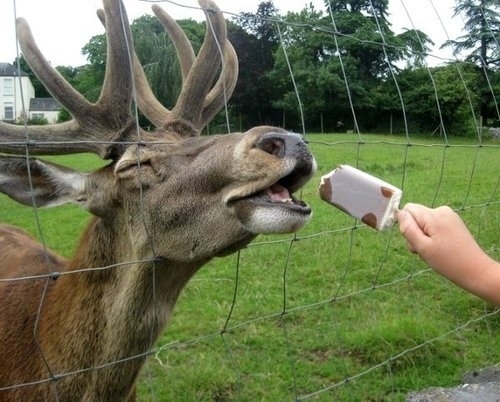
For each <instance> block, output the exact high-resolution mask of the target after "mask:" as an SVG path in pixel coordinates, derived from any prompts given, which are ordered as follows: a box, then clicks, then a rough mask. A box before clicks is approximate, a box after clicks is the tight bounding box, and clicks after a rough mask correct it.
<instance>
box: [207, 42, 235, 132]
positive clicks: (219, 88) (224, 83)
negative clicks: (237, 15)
mask: <svg viewBox="0 0 500 402" xmlns="http://www.w3.org/2000/svg"><path fill="white" fill-rule="evenodd" d="M238 72H239V67H238V56H237V55H236V51H235V50H234V47H233V45H231V42H229V41H226V47H225V52H224V61H223V69H222V74H221V75H220V77H219V79H218V81H217V83H216V84H215V86H214V87H213V88H212V90H211V91H210V92H209V94H208V95H207V97H206V99H205V102H204V104H203V113H202V115H201V120H200V122H199V127H200V129H203V127H205V126H206V125H207V124H208V123H209V122H210V120H212V119H213V117H214V116H215V115H216V114H217V113H218V112H219V110H221V108H222V107H223V105H224V104H225V103H226V101H227V100H228V99H229V98H230V97H231V95H232V94H233V91H234V88H235V87H236V82H237V81H238Z"/></svg>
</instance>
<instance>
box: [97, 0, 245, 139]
mask: <svg viewBox="0 0 500 402" xmlns="http://www.w3.org/2000/svg"><path fill="white" fill-rule="evenodd" d="M200 5H201V6H202V7H203V9H204V10H205V14H207V25H208V26H207V32H206V35H205V41H204V45H203V46H202V50H200V53H199V55H198V58H195V54H194V51H193V48H192V46H191V43H190V42H189V39H188V38H187V36H186V34H185V33H184V31H183V30H182V29H181V28H180V26H179V25H178V24H177V22H176V21H175V20H174V19H173V18H172V17H171V16H170V15H169V14H168V13H167V12H166V11H165V10H163V9H162V8H161V7H159V6H157V5H153V6H152V10H153V12H154V13H155V15H156V17H157V18H158V20H159V21H160V22H161V24H162V25H163V27H164V28H165V30H166V31H167V32H168V34H169V36H170V38H171V39H172V43H173V44H174V46H175V49H176V51H177V55H178V58H179V61H180V66H181V72H182V80H183V89H182V91H181V95H180V96H179V101H178V102H177V106H175V107H174V109H173V110H172V111H170V110H168V109H167V108H165V107H164V106H163V105H162V104H161V103H160V102H159V101H158V100H157V99H156V98H155V96H154V94H153V91H152V90H151V87H150V86H149V83H148V81H147V78H146V75H145V74H144V70H143V68H142V66H141V64H140V62H139V60H138V58H137V55H136V54H135V53H134V78H135V85H136V91H137V105H138V107H139V109H140V110H141V111H142V113H144V115H145V116H146V117H147V118H148V119H149V120H150V121H151V122H152V123H153V124H154V125H155V126H156V127H162V126H165V125H167V124H171V123H172V122H175V121H183V122H184V123H190V124H191V125H192V127H193V128H194V132H193V131H191V130H189V129H188V130H187V134H186V135H193V134H195V133H199V131H201V130H202V129H203V128H204V127H205V126H206V125H207V124H208V122H209V121H210V120H211V119H212V118H213V117H214V116H215V114H217V112H218V111H219V110H220V109H221V108H222V106H223V105H224V102H225V101H226V100H227V99H229V98H230V97H231V95H232V93H233V90H234V87H235V86H236V81H237V78H238V57H237V56H236V52H235V51H234V48H233V46H232V45H231V44H230V43H229V41H228V40H227V33H226V24H225V20H224V18H223V16H222V13H221V12H220V10H219V9H218V8H217V6H216V5H215V3H213V2H212V1H206V0H205V1H203V0H202V1H200ZM100 18H101V21H102V22H103V24H105V21H104V20H103V17H102V15H100ZM203 49H204V50H203ZM222 52H223V54H224V55H223V56H222ZM221 58H222V59H223V60H222V65H223V68H222V73H221V75H220V76H219V79H218V81H217V83H216V84H215V86H214V87H213V88H212V89H211V90H210V88H211V87H212V83H213V80H214V78H215V76H216V74H217V71H218V68H219V65H220V59H221ZM207 65H208V66H209V68H207V67H206V66H207ZM209 90H210V92H209ZM207 93H208V94H207Z"/></svg>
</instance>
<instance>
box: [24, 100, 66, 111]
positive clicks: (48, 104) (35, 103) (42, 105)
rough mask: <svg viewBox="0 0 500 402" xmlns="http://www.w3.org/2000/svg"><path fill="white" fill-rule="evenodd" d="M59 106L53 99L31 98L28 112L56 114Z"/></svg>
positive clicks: (59, 108)
mask: <svg viewBox="0 0 500 402" xmlns="http://www.w3.org/2000/svg"><path fill="white" fill-rule="evenodd" d="M61 109H62V107H61V105H60V104H59V103H58V102H57V101H56V100H55V99H54V98H31V99H30V112H58V111H60V110H61Z"/></svg>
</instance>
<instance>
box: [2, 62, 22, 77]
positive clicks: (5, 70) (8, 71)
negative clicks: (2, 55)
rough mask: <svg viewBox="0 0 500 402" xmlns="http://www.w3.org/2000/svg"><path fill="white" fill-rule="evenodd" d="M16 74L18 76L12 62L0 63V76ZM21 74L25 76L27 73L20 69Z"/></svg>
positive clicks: (14, 75) (13, 75)
mask: <svg viewBox="0 0 500 402" xmlns="http://www.w3.org/2000/svg"><path fill="white" fill-rule="evenodd" d="M17 76H18V71H17V67H14V66H13V65H12V64H9V63H0V77H17ZM21 76H24V77H27V76H28V74H26V73H25V72H24V71H22V70H21Z"/></svg>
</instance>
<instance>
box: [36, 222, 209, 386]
mask: <svg viewBox="0 0 500 402" xmlns="http://www.w3.org/2000/svg"><path fill="white" fill-rule="evenodd" d="M140 254H141V253H140V252H138V250H135V249H134V247H133V244H131V241H130V236H129V234H128V233H127V232H126V231H123V230H122V231H117V230H113V228H112V227H110V225H107V224H106V222H104V221H102V220H100V219H98V218H95V219H93V220H92V222H91V223H90V225H89V226H88V228H87V230H86V232H85V233H84V235H83V237H82V239H81V242H80V245H79V247H78V249H77V251H76V254H75V257H74V259H73V260H72V261H71V263H70V266H69V270H70V271H78V270H79V269H88V268H99V269H96V270H90V271H85V272H81V273H77V272H75V274H69V275H63V276H61V277H60V278H59V279H57V280H56V281H55V282H54V284H53V287H52V289H51V290H50V291H49V292H48V296H47V298H48V300H47V303H46V304H45V305H46V306H48V307H47V309H46V310H43V311H42V314H43V315H44V316H45V317H43V318H44V319H42V321H41V322H42V323H43V322H45V323H47V326H43V325H42V327H41V332H42V335H41V339H42V340H45V341H46V342H47V344H46V345H45V349H46V350H47V351H48V352H50V351H51V349H52V352H54V353H48V355H52V356H57V357H55V361H53V362H49V365H50V364H52V365H54V366H55V368H56V370H61V371H59V372H67V371H72V370H78V369H80V368H82V367H83V368H87V367H88V368H91V367H96V366H103V365H108V364H109V363H112V362H115V361H120V360H123V359H125V360H127V363H126V364H117V365H111V366H110V367H109V368H106V369H104V370H97V371H96V372H95V374H93V375H94V377H95V379H94V381H95V382H96V384H100V385H95V387H96V388H99V389H101V390H103V392H108V391H109V390H112V391H113V386H110V383H113V382H117V384H118V383H121V384H122V385H123V384H127V383H130V384H132V383H133V381H134V379H135V376H136V375H137V372H138V371H139V368H140V366H141V365H142V363H143V361H144V359H145V357H146V355H147V354H148V352H149V351H150V350H151V349H152V347H153V343H154V342H155V341H156V340H157V338H158V336H159V335H160V333H161V331H162V330H163V329H164V327H165V326H166V324H167V322H168V320H169V318H170V316H171V313H172V310H173V308H174V305H175V303H176V301H177V299H178V297H179V294H180V292H181V290H182V288H183V287H184V285H185V284H186V283H187V282H188V280H189V279H190V278H191V276H192V275H193V274H194V273H195V272H196V271H197V270H198V269H199V268H200V267H201V266H202V265H203V264H204V263H206V262H207V261H198V262H196V263H190V264H179V263H174V262H172V261H169V260H168V259H155V258H154V257H153V256H152V255H150V256H149V257H148V258H145V257H147V256H145V255H140ZM76 317H78V318H77V319H76ZM61 334H64V335H63V336H61ZM42 343H45V342H43V341H42ZM42 347H43V346H42ZM61 350H62V353H61ZM55 352H57V353H55ZM66 355H67V356H68V359H67V361H66V359H65V356H66ZM134 356H135V357H136V358H133V359H131V360H128V359H129V358H130V357H134ZM75 357H77V359H76V360H79V361H78V365H79V366H78V367H69V366H68V364H69V362H74V361H75ZM130 366H133V367H130ZM125 388H126V387H125ZM94 391H95V390H94ZM113 392H117V391H116V390H114V391H113Z"/></svg>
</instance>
